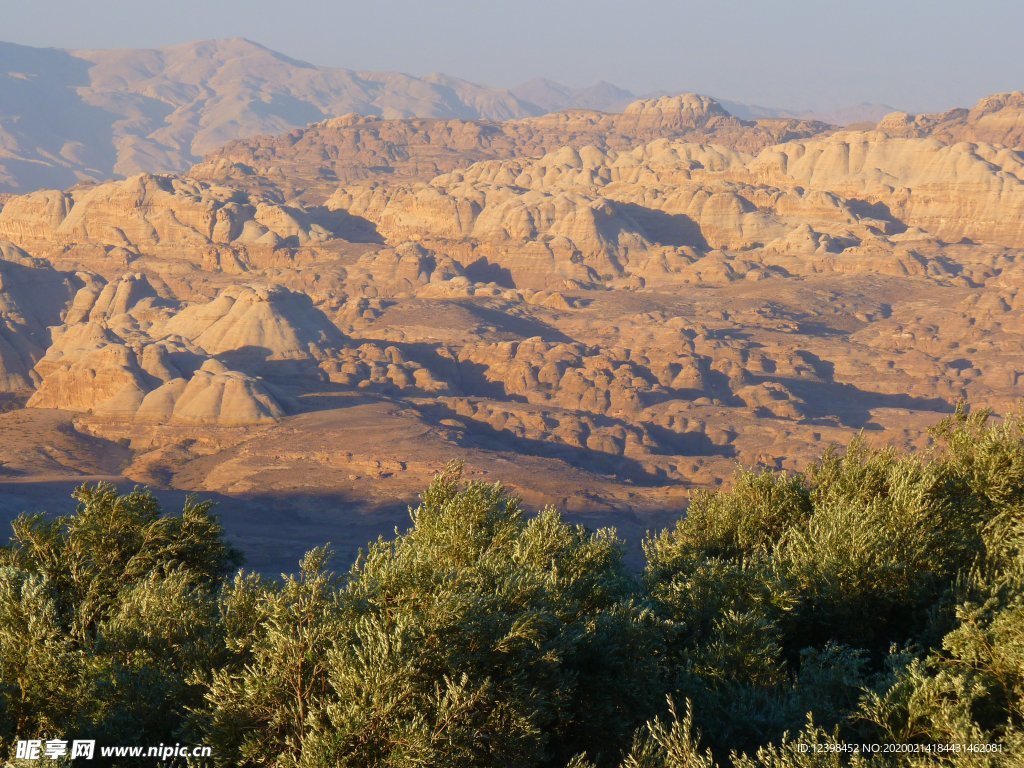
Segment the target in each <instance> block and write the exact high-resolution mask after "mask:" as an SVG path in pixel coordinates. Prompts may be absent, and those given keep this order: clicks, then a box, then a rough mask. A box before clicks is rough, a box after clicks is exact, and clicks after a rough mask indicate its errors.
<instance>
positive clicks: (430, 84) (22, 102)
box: [0, 39, 543, 191]
mask: <svg viewBox="0 0 1024 768" xmlns="http://www.w3.org/2000/svg"><path fill="white" fill-rule="evenodd" d="M0 105H2V106H0V191H29V190H32V189H36V188H39V187H45V186H60V187H64V186H68V185H71V184H74V183H75V182H76V181H80V180H86V179H88V180H93V181H98V180H102V179H106V178H109V177H111V176H113V175H121V176H127V175H132V174H135V173H138V172H140V171H175V170H183V169H185V168H187V167H188V166H189V165H191V164H192V163H194V162H195V161H196V160H198V159H199V158H200V157H201V156H202V155H203V154H205V153H207V152H209V151H211V150H213V149H215V148H216V147H218V146H220V145H221V144H223V143H224V142H226V141H229V140H231V139H236V138H239V137H243V136H252V135H256V134H262V133H279V132H281V131H285V130H288V129H289V128H293V127H297V126H304V125H306V124H308V123H312V122H316V121H319V120H323V119H325V118H330V117H335V116H338V115H344V114H346V113H349V112H358V113H360V114H364V115H379V116H382V117H388V118H394V117H409V116H419V117H443V118H463V119H475V118H487V119H494V120H502V119H506V118H510V117H522V116H525V115H530V114H537V113H539V112H541V111H543V110H542V109H541V108H539V107H537V106H535V105H533V104H528V103H526V102H524V101H522V100H520V99H518V98H516V97H515V96H513V95H512V94H511V93H509V92H508V91H504V90H499V89H492V88H485V87H482V86H478V85H475V84H473V83H469V82H466V81H464V80H459V79H458V78H453V77H447V76H445V75H432V76H429V77H423V78H419V77H413V76H410V75H405V74H401V73H397V72H355V71H352V70H345V69H332V68H328V67H316V66H313V65H311V64H307V63H305V62H302V61H296V60H295V59H291V58H288V57H287V56H283V55H282V54H279V53H276V52H274V51H271V50H268V49H266V48H264V47H263V46H260V45H258V44H256V43H253V42H250V41H248V40H244V39H230V40H207V41H202V42H198V43H190V44H187V45H178V46H172V47H169V48H161V49H157V50H139V49H126V50H92V51H65V50H58V49H53V48H45V49H43V48H29V47H26V46H20V45H14V44H12V43H0Z"/></svg>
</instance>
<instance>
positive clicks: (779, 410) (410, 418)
mask: <svg viewBox="0 0 1024 768" xmlns="http://www.w3.org/2000/svg"><path fill="white" fill-rule="evenodd" d="M1022 149H1024V95H1022V94H1020V93H1017V94H1004V95H1000V96H995V97H991V98H989V99H986V100H984V101H982V102H980V103H979V104H978V105H977V106H976V107H975V108H974V109H971V110H957V111H953V112H949V113H946V114H943V115H926V116H912V115H905V114H896V115H890V116H888V117H886V118H885V119H883V120H882V121H881V122H880V123H879V125H878V126H877V127H875V128H873V129H871V130H864V131H840V130H838V129H835V128H833V127H830V126H827V125H825V124H822V123H814V122H808V121H798V120H787V121H783V120H762V121H756V122H752V121H742V120H739V119H737V118H735V117H733V116H731V115H729V113H728V112H726V111H725V110H724V109H723V108H722V107H721V106H720V105H719V104H717V103H716V102H714V101H713V100H711V99H708V98H706V97H698V96H693V95H684V96H680V97H675V98H664V99H659V100H646V101H640V102H637V103H635V104H632V105H630V106H629V107H627V108H626V109H625V111H624V112H623V113H621V114H605V113H599V112H591V111H570V112H565V113H557V114H551V115H545V116H542V117H530V118H522V119H513V120H508V121H505V122H493V121H482V120H453V119H419V118H409V119H390V120H389V119H384V118H381V117H354V116H349V117H344V118H338V119H332V120H328V121H326V122H320V123H316V124H313V125H311V126H310V127H309V128H307V129H305V130H298V131H292V132H291V133H288V134H284V135H278V136H263V137H257V138H255V139H251V140H242V141H236V142H233V143H230V144H228V145H226V146H224V147H223V148H221V149H219V150H216V151H214V152H213V153H212V154H210V155H209V156H208V157H207V158H206V159H205V160H204V161H203V162H202V163H200V164H199V165H197V166H196V167H195V168H193V169H192V171H191V172H189V173H187V174H181V175H159V174H143V175H136V176H132V177H130V178H128V179H126V180H122V181H111V182H103V183H96V184H83V185H80V186H76V187H72V188H70V189H67V190H40V191H36V192H31V193H29V194H25V195H21V196H6V197H4V198H3V199H2V200H0V204H2V208H0V393H2V398H3V399H2V404H0V405H2V407H0V411H3V413H0V481H2V483H3V492H4V497H3V504H2V506H3V508H4V509H5V510H6V511H8V512H10V511H13V510H15V509H16V508H19V507H22V506H25V505H28V506H32V507H42V506H53V504H52V503H51V502H45V503H43V502H41V499H42V494H41V490H40V489H43V488H57V487H64V486H65V485H66V484H68V483H71V482H75V481H77V480H80V479H83V478H97V477H111V478H117V479H123V480H125V481H130V482H138V483H146V484H150V485H152V486H154V487H157V488H161V489H167V492H169V493H172V492H181V491H195V492H198V493H200V494H203V495H209V496H214V497H216V498H219V499H221V500H223V501H224V510H225V516H226V519H227V520H228V522H229V525H230V526H232V530H233V532H234V533H235V534H236V535H237V536H239V538H240V540H242V541H243V543H246V545H247V546H248V547H249V549H250V552H251V553H255V555H254V564H256V565H257V566H260V567H268V568H273V567H278V565H279V562H280V567H286V566H287V565H288V563H289V562H290V561H292V560H293V559H294V555H295V554H296V551H297V550H299V549H300V548H302V547H304V546H308V545H309V544H312V543H315V542H316V541H319V540H321V539H328V538H329V539H333V540H334V541H337V542H340V543H341V544H342V547H343V548H344V547H350V546H352V544H353V542H356V543H358V542H360V541H364V540H365V539H366V538H368V536H369V535H372V534H373V533H375V532H378V531H382V530H387V529H390V527H391V526H392V525H394V524H395V523H396V522H400V520H401V517H402V515H403V514H404V512H403V511H402V510H403V505H404V504H405V503H406V502H408V501H410V500H411V499H412V498H414V496H415V493H416V492H417V490H419V489H420V488H422V487H423V485H424V484H425V483H426V482H427V479H428V478H429V477H430V476H431V475H432V474H433V473H434V472H436V471H437V470H438V469H439V468H440V467H442V466H443V465H444V463H445V462H447V461H449V460H451V459H453V458H461V459H464V460H465V461H466V462H467V466H468V468H469V472H470V474H471V475H472V476H476V477H486V478H489V479H502V480H505V481H508V482H510V483H511V484H513V485H514V486H515V487H516V488H517V489H518V490H519V491H520V492H521V493H522V494H523V495H524V497H525V498H526V500H527V501H528V502H529V503H532V504H541V503H544V502H551V503H554V504H557V505H559V506H560V507H562V508H564V509H567V510H569V511H570V512H572V513H573V514H575V515H577V516H579V517H580V519H584V520H587V521H588V522H590V523H592V524H596V523H601V522H614V523H616V524H618V525H619V526H620V528H624V529H625V530H626V531H627V532H638V531H641V530H642V529H643V528H644V527H646V526H650V525H656V524H658V523H659V522H660V521H661V520H663V519H664V516H665V515H669V514H672V513H674V512H676V511H677V510H678V509H679V508H680V507H681V505H682V504H683V503H684V500H685V497H686V494H687V493H688V492H689V490H690V489H692V488H694V487H697V486H710V485H714V484H716V483H720V482H723V480H727V479H728V477H729V475H730V473H731V471H732V467H733V466H734V465H735V464H736V462H740V463H743V464H749V465H755V464H756V465H764V466H768V467H773V468H785V469H799V468H801V467H803V466H804V465H805V464H806V463H807V462H808V461H809V460H810V459H811V458H812V457H814V456H816V455H818V454H819V453H820V452H821V451H822V450H823V449H824V448H825V447H826V446H827V445H828V444H830V443H833V442H845V441H847V440H848V439H849V438H850V437H851V436H852V435H854V434H856V433H858V432H863V433H864V434H865V435H866V436H867V437H868V439H870V440H873V441H878V442H891V443H895V444H899V445H909V446H918V447H920V446H924V445H926V443H927V440H928V437H927V427H928V426H929V425H931V424H933V423H934V422H936V421H937V420H938V419H939V418H941V416H942V414H945V413H948V412H950V411H951V410H952V408H953V407H954V405H955V403H956V402H957V401H958V400H961V399H966V400H968V401H969V402H970V403H972V404H974V405H985V406H990V407H992V408H994V409H996V410H997V411H1006V410H1008V409H1011V408H1014V407H1015V405H1016V403H1017V401H1018V398H1019V396H1020V391H1021V389H1020V382H1019V377H1020V376H1021V375H1024V346H1022V340H1024V336H1022V334H1024V322H1022V321H1021V319H1020V317H1021V315H1020V311H1021V309H1022V308H1024V291H1022V288H1024V263H1022V259H1024V154H1022ZM62 484H63V485H62ZM282 499H285V501H282ZM37 501H40V502H41V503H38V504H37V503H36V502H37ZM275 510H276V512H275ZM396 510H397V511H396ZM297 531H303V533H299V534H297V533H296V532H297ZM307 534H308V535H307ZM293 550H294V551H293ZM282 553H284V555H286V556H284V555H282Z"/></svg>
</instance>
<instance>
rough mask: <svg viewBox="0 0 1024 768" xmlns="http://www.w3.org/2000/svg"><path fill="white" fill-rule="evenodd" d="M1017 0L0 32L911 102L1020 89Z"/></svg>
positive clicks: (714, 0)
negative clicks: (223, 40) (228, 40)
mask: <svg viewBox="0 0 1024 768" xmlns="http://www.w3.org/2000/svg"><path fill="white" fill-rule="evenodd" d="M1022 30H1024V3H1022V2H1021V1H1020V0H973V2H958V1H956V0H860V1H859V2H837V1H834V0H775V2H763V1H760V0H745V1H744V2H737V1H736V0H733V1H732V2H726V1H724V0H701V2H690V1H689V0H631V1H628V2H611V1H610V0H589V1H588V2H583V1H577V0H433V2H430V0H363V1H362V2H358V3H353V2H349V0H159V1H155V0H0V39H2V40H6V41H9V42H15V43H23V44H26V45H36V46H54V47H61V48H108V47H155V46H161V45H168V44H173V43H180V42H187V41H191V40H199V39H203V38H212V37H247V38H250V39H252V40H255V41H257V42H259V43H262V44H264V45H266V46H268V47H270V48H273V49H275V50H278V51H281V52H283V53H286V54H288V55H290V56H293V57H295V58H299V59H304V60H306V61H310V62H312V63H315V64H323V65H332V66H340V67H349V68H354V69H391V70H401V71H404V72H409V73H412V74H426V73H429V72H446V73H449V74H452V75H458V76H460V77H464V78H467V79H470V80H474V81H477V82H482V83H487V84H493V85H501V86H509V85H513V84H515V83H518V82H521V81H524V80H527V79H530V78H533V77H539V76H544V77H550V78H552V79H555V80H560V81H563V82H567V83H569V84H573V85H584V84H589V83H592V82H595V81H597V80H608V81H610V82H613V83H616V84H618V85H622V86H624V87H626V88H629V89H631V90H633V91H635V92H638V93H643V92H649V91H654V90H659V89H664V90H667V91H681V90H696V91H700V92H703V93H708V94H711V95H714V96H718V97H719V98H726V99H735V100H740V101H745V102H748V103H754V104H763V105H771V106H783V107H792V108H820V109H825V108H828V107H834V106H839V105H845V104H851V103H857V102H861V101H873V102H881V103H886V104H890V105H892V106H895V107H899V108H902V109H907V110H911V111H924V110H937V109H944V108H946V107H949V106H955V105H970V104H971V103H973V102H974V101H975V100H977V98H978V97H980V96H982V95H985V94H988V93H993V92H996V91H1006V90H1019V89H1022V88H1024V56H1022V55H1021V52H1020V40H1021V32H1022Z"/></svg>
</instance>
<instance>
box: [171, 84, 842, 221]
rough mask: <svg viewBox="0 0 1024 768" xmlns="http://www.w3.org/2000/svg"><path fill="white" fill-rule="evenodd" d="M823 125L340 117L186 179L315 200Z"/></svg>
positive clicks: (235, 146)
mask: <svg viewBox="0 0 1024 768" xmlns="http://www.w3.org/2000/svg"><path fill="white" fill-rule="evenodd" d="M828 128H829V126H827V125H825V124H823V123H819V122H814V121H806V120H796V119H764V120H758V121H742V120H739V119H737V118H735V117H733V116H732V115H730V114H729V113H728V112H727V111H726V110H725V109H724V108H723V107H722V106H721V105H720V104H719V103H718V102H716V101H715V100H714V99H710V98H708V97H707V96H700V95H697V94H681V95H679V96H674V97H663V98H660V99H647V100H640V101H637V102H634V103H631V104H629V105H628V106H627V107H626V108H625V111H624V112H622V113H610V114H609V113H603V112H596V111H587V110H571V111H566V112H560V113H555V114H549V115H543V116H540V117H531V118H526V119H522V120H507V121H505V122H501V123H495V122H490V121H466V120H415V119H406V120H382V119H380V118H377V117H360V116H358V115H355V114H351V115H346V116H343V117H339V118H334V119H331V120H326V121H323V122H320V123H316V124H314V125H311V126H310V127H308V128H306V129H304V130H298V131H292V132H291V133H289V134H287V135H286V136H257V137H254V138H251V139H243V140H238V141H234V142H231V143H228V144H227V145H225V146H224V147H222V148H221V149H219V150H218V151H216V152H212V153H211V154H209V155H208V156H207V157H206V158H205V159H204V161H203V162H202V163H200V164H198V165H196V166H195V167H193V168H192V170H191V171H190V174H191V175H193V176H195V177H197V178H201V179H207V180H210V181H212V182H217V183H226V184H231V185H233V186H237V187H241V188H243V189H251V190H259V191H262V192H264V193H266V192H268V191H269V190H280V192H281V193H282V195H283V196H284V197H285V198H293V197H296V196H301V197H302V199H304V200H307V201H309V202H313V203H319V202H321V201H322V200H323V199H324V198H326V197H327V196H329V195H330V193H331V192H332V191H333V189H334V188H335V187H336V186H337V185H338V184H345V183H348V182H353V181H359V180H364V179H382V180H387V181H388V182H389V183H390V182H392V181H393V180H395V179H412V180H419V181H427V180H429V179H430V178H432V177H434V176H436V175H438V174H440V173H444V172H446V171H450V170H455V169H458V168H465V167H466V166H468V165H470V164H471V163H472V162H474V161H478V160H485V159H506V158H513V157H531V156H537V155H542V154H544V153H547V152H552V151H555V150H557V149H559V148H561V147H567V146H568V147H574V148H576V149H580V148H582V147H585V146H588V145H590V146H595V147H598V148H600V149H603V150H608V149H615V150H621V149H629V148H632V147H635V146H637V145H639V144H643V143H645V142H648V141H651V140H653V139H658V138H665V139H685V140H688V141H701V142H715V143H716V144H720V145H725V146H730V147H736V148H739V149H742V150H745V151H748V152H753V151H757V150H759V149H761V148H763V147H766V146H769V145H771V144H775V143H777V142H779V141H785V140H788V139H793V138H800V137H807V136H812V135H815V134H818V133H821V132H823V131H826V130H828Z"/></svg>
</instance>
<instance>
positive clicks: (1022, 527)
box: [0, 410, 1024, 768]
mask: <svg viewBox="0 0 1024 768" xmlns="http://www.w3.org/2000/svg"><path fill="white" fill-rule="evenodd" d="M934 436H935V441H936V445H935V448H934V449H932V450H930V451H928V452H925V453H922V454H920V455H917V456H909V455H903V454H900V453H898V452H896V451H894V450H891V449H883V450H876V449H871V448H869V447H868V446H867V445H866V444H864V443H863V442H862V441H854V442H853V443H852V444H851V445H850V446H849V447H848V448H847V449H846V450H845V451H842V452H840V451H835V450H832V451H828V452H826V453H825V455H824V456H822V458H821V459H820V460H819V461H818V462H816V463H815V464H814V465H813V466H811V467H810V468H808V470H807V472H806V473H804V474H799V475H781V474H773V473H757V472H751V471H746V470H742V471H740V472H738V474H737V476H736V478H735V481H734V482H733V484H732V486H731V489H730V490H727V491H719V492H714V493H711V492H699V493H696V494H694V496H693V498H692V499H691V504H690V508H689V510H688V514H687V516H686V517H684V518H682V519H680V520H679V521H678V523H677V524H676V525H675V526H674V527H673V528H672V529H670V530H666V531H663V532H661V533H658V534H656V535H652V536H650V537H649V538H648V539H647V540H646V541H645V542H644V549H645V553H646V557H647V564H646V567H645V569H644V571H643V573H642V574H633V573H631V572H629V571H628V570H627V569H626V567H625V566H624V564H623V547H622V543H621V541H620V540H619V539H618V537H617V535H616V534H615V533H614V531H611V530H601V531H597V532H590V531H587V530H585V529H583V528H582V527H580V526H575V525H569V524H567V523H566V522H565V521H563V520H562V519H561V518H560V516H559V515H558V513H557V512H556V511H554V510H551V509H546V510H543V511H541V512H540V513H538V514H537V515H534V516H528V515H526V514H524V512H523V511H522V509H521V508H520V506H519V503H518V501H517V500H516V499H515V498H514V497H512V496H510V495H509V494H508V493H507V492H506V491H505V490H504V489H503V488H502V487H501V486H500V485H485V484H481V483H465V482H463V480H462V478H461V472H460V468H459V467H458V466H457V465H453V466H451V467H449V469H448V470H447V471H446V472H444V473H443V474H441V475H439V476H438V477H437V478H436V479H435V480H434V482H433V483H431V485H430V487H429V488H427V490H426V491H425V492H424V494H423V496H422V499H421V503H420V504H419V505H418V506H417V507H416V508H415V509H414V510H411V518H412V519H411V527H409V529H408V530H406V531H404V532H397V531H396V533H395V535H394V537H392V538H390V539H385V538H381V539H378V540H377V541H375V542H373V543H371V544H370V545H369V546H368V548H367V550H366V551H365V552H364V553H363V554H361V555H360V557H359V558H358V560H357V561H356V563H355V564H354V565H352V566H351V568H350V569H349V570H348V571H347V572H344V573H335V572H333V571H332V570H331V568H330V558H331V553H330V550H329V549H328V548H321V549H317V550H314V551H312V552H310V553H308V554H307V555H306V556H305V558H303V560H302V562H301V563H300V567H299V571H298V572H297V573H296V574H294V575H288V576H282V577H281V579H279V580H269V579H265V578H263V577H260V576H257V575H254V574H247V573H245V572H235V569H236V567H237V565H238V556H237V553H235V552H234V551H233V550H232V549H231V548H230V547H229V546H227V545H226V544H225V542H224V537H223V531H222V530H221V528H220V526H219V525H218V524H217V522H216V520H215V519H214V518H213V517H212V516H211V514H210V510H209V507H208V506H207V505H202V504H196V503H194V502H189V503H188V504H187V505H186V507H185V509H184V511H183V513H182V514H181V515H180V516H165V515H163V514H161V512H160V510H159V509H158V507H157V504H156V501H155V499H154V498H153V497H152V495H150V494H148V493H147V492H144V491H135V492H132V493H130V494H128V495H126V496H118V495H117V493H116V492H115V491H114V489H113V488H111V487H110V486H105V485H100V486H96V487H91V488H90V487H87V486H83V487H82V488H80V489H79V490H78V491H76V494H75V498H76V499H77V500H78V502H79V506H78V510H77V512H76V513H75V514H74V515H69V516H67V517H59V518H55V519H53V520H47V519H46V518H44V517H42V516H38V515H36V516H22V517H20V518H19V519H18V520H17V521H15V523H14V532H13V536H12V539H11V543H10V544H9V545H8V546H7V547H4V548H3V549H0V738H2V744H3V745H4V746H3V747H0V749H9V747H10V745H11V743H12V742H13V740H14V739H16V738H18V737H19V736H21V737H23V738H24V737H33V738H37V737H43V738H46V737H59V736H62V735H69V734H89V738H93V737H95V738H96V739H97V740H102V742H104V743H111V744H115V743H135V744H143V743H159V742H161V741H163V742H173V741H191V742H192V743H208V744H211V745H214V746H215V748H216V755H215V760H214V762H216V763H217V764H222V765H231V766H234V765H251V766H264V765H274V766H309V767H313V766H382V767H383V766H392V767H394V768H398V767H399V766H402V767H403V768H404V767H405V766H452V767H461V766H481V767H482V766H510V767H515V766H522V767H523V768H527V767H534V766H536V767H538V768H540V767H546V766H557V768H563V767H564V766H570V767H571V768H592V767H596V766H620V768H717V767H718V766H721V768H729V767H731V768H758V767H761V768H812V767H814V768H817V767H818V766H835V767H837V768H838V766H864V767H865V768H882V767H885V768H889V767H890V766H893V767H895V766H908V767H909V766H944V765H949V766H976V765H981V766H989V765H991V766H999V765H1009V764H1011V762H1010V761H1011V760H1012V759H1014V758H1013V756H1014V755H1017V756H1018V757H1019V755H1020V754H1024V752H1022V750H1024V440H1022V422H1021V421H1020V420H1019V419H1018V418H1016V417H1014V418H1008V419H1005V420H1003V421H1001V422H998V423H996V422H993V421H992V420H991V419H990V418H989V415H988V414H987V413H984V412H979V413H974V414H968V413H967V412H966V411H965V410H959V411H958V412H957V413H956V414H955V415H954V416H952V417H950V418H949V419H947V420H945V421H944V422H943V423H941V424H940V425H938V426H937V427H936V429H935V430H934ZM666 701H667V702H668V705H667V706H666V703H665V702H666ZM871 742H898V743H921V744H930V743H956V744H971V743H974V744H978V743H993V742H998V743H1001V744H1002V745H1004V751H1003V752H1002V753H995V754H975V753H965V752H961V753H935V752H931V753H930V752H919V753H909V754H899V755H886V754H860V755H856V754H850V753H848V752H843V751H841V750H840V749H838V748H837V747H840V746H841V745H842V744H844V743H871ZM2 757H4V755H2V754H0V758H2Z"/></svg>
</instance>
